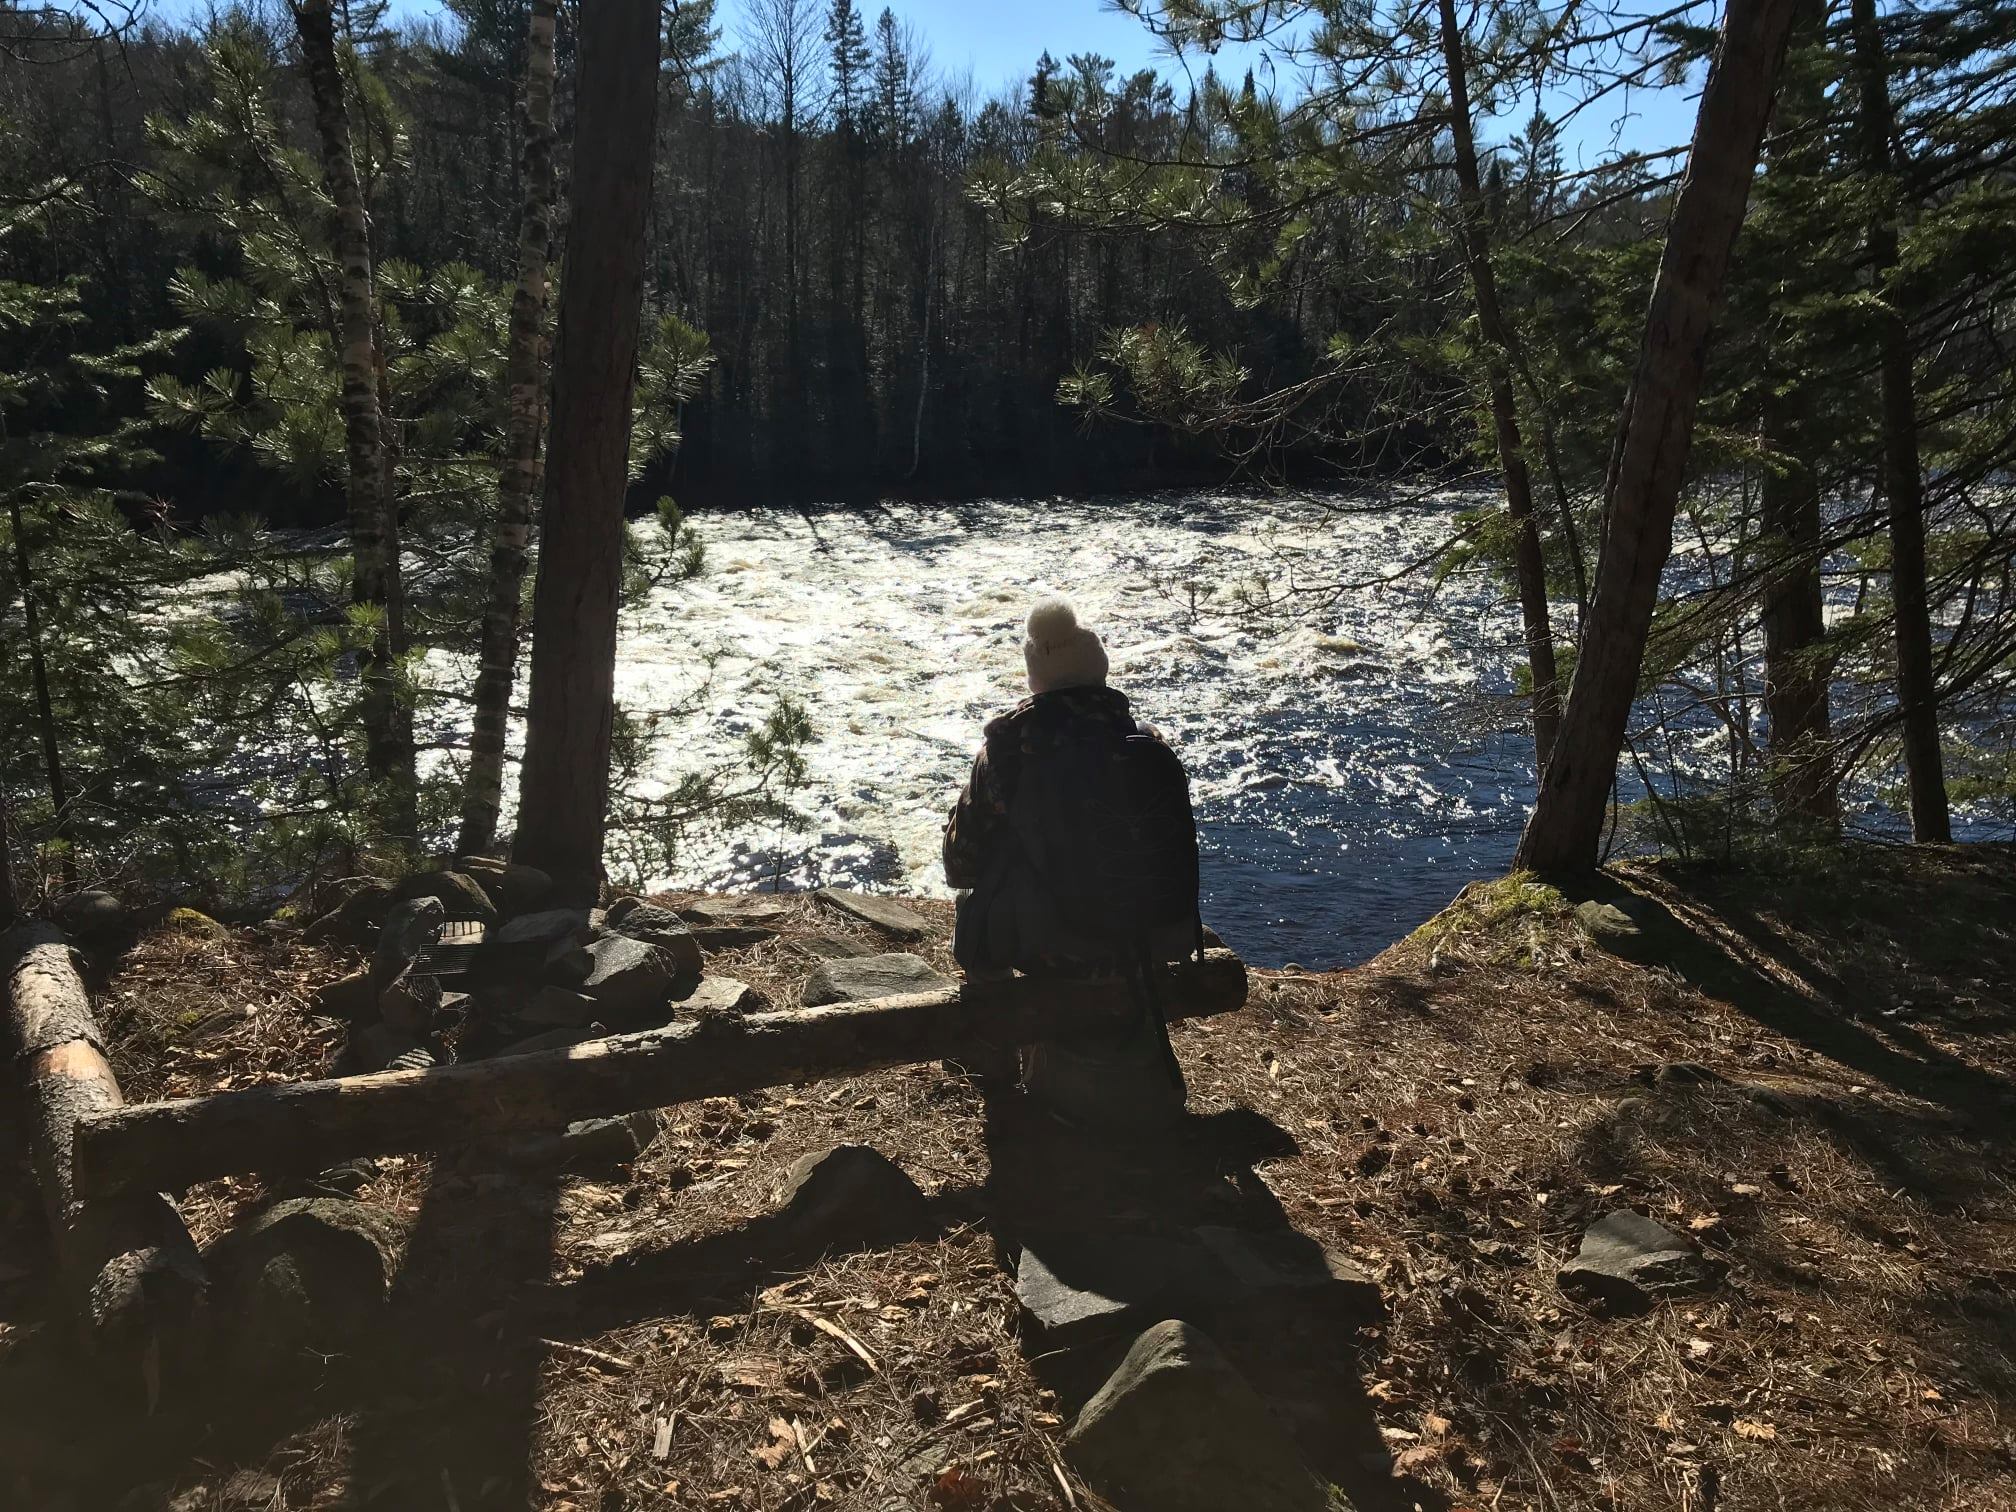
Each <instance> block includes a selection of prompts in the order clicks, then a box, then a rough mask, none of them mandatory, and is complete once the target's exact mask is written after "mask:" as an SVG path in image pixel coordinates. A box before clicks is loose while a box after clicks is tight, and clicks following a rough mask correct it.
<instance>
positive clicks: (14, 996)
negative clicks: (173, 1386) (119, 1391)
mask: <svg viewBox="0 0 2016 1512" xmlns="http://www.w3.org/2000/svg"><path fill="white" fill-rule="evenodd" d="M0 968H4V970H5V973H6V982H7V1004H6V1019H5V1023H4V1026H0V1027H4V1031H5V1041H4V1044H0V1050H4V1052H5V1055H6V1058H7V1061H8V1063H9V1064H10V1065H11V1066H12V1067H13V1068H14V1072H15V1076H16V1077H17V1078H18V1085H19V1087H20V1089H21V1096H22V1106H23V1111H24V1113H25V1117H24V1119H23V1124H24V1126H25V1132H26V1134H27V1137H28V1144H29V1150H30V1153H31V1155H32V1157H33V1160H34V1165H35V1176H36V1181H37V1184H38V1185H39V1186H40V1188H41V1192H42V1202H43V1207H44V1210H45V1211H46V1213H47V1215H48V1220H49V1233H50V1239H51V1246H52V1249H53V1250H54V1253H55V1258H56V1270H57V1274H58V1276H59V1278H60V1280H61V1282H62V1287H63V1290H64V1292H65V1293H66V1294H67V1295H68V1297H69V1299H70V1302H71V1305H72V1307H73V1309H74V1311H75V1312H76V1315H77V1319H78V1322H79V1323H80V1325H81V1326H82V1329H83V1332H84V1336H85V1339H86V1341H87V1343H88V1344H89V1345H90V1347H91V1348H92V1350H93V1352H94V1353H96V1354H97V1355H98V1356H99V1357H100V1358H101V1359H104V1360H106V1361H107V1362H108V1363H113V1362H118V1363H126V1364H134V1363H138V1362H139V1361H140V1360H141V1359H142V1357H143V1356H144V1355H145V1354H146V1353H147V1352H148V1351H149V1349H150V1348H151V1347H153V1346H155V1345H157V1344H159V1343H160V1342H162V1341H163V1340H164V1339H165V1338H169V1337H172V1335H174V1334H175V1333H176V1332H178V1331H179V1330H180V1329H181V1328H183V1327H184V1326H186V1325H187V1324H188V1322H189V1321H190V1319H191V1316H192V1314H193V1312H194V1309H195V1308H196V1306H197V1304H198V1303H199V1301H200V1300H201V1298H202V1294H203V1267H202V1262H201V1261H200V1260H199V1259H198V1258H197V1255H196V1246H195V1245H194V1244H193V1243H192V1242H191V1241H190V1238H189V1230H188V1229H187V1228H186V1227H184V1226H183V1223H182V1218H181V1215H180V1214H179V1213H177V1212H176V1211H175V1207H174V1204H172V1203H170V1202H169V1201H168V1199H167V1198H165V1197H163V1196H161V1194H160V1193H159V1192H158V1191H155V1190H152V1189H150V1188H146V1187H137V1188H135V1189H133V1190H131V1191H128V1192H124V1193H119V1194H115V1195H111V1196H105V1197H101V1198H94V1199H92V1200H90V1201H79V1200H78V1197H79V1194H78V1191H77V1188H76V1183H75V1179H74V1178H75V1174H76V1173H75V1169H74V1166H73V1161H72V1155H73V1150H74V1147H75V1137H76V1129H77V1123H78V1120H80V1119H82V1118H84V1117H87V1116H89V1115H92V1114H103V1113H111V1112H116V1111H117V1110H118V1109H120V1108H121V1107H122V1106H123V1105H124V1103H123V1099H122V1098H121V1097H120V1095H119V1083H118V1081H117V1080H116V1079H115V1078H114V1077H113V1075H112V1068H111V1067H110V1066H109V1065H107V1064H106V1061H105V1043H104V1039H103V1037H102V1036H101V1035H100V1034H99V1032H98V1025H97V1022H96V1020H94V1019H93V1018H92V1016H91V1000H90V998H89V997H88V996H87V995H86V993H85V991H84V983H83V982H82V981H81V980H80V979H79V978H78V975H77V968H76V967H75V965H74V964H73V963H72V961H71V958H70V947H69V942H68V941H67V940H65V939H64V937H63V933H62V931H61V930H59V929H57V928H56V927H55V926H53V925H50V924H23V925H21V926H20V927H19V928H16V929H13V930H10V931H9V932H8V933H7V935H6V936H5V937H4V939H0Z"/></svg>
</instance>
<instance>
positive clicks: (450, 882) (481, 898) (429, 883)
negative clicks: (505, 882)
mask: <svg viewBox="0 0 2016 1512" xmlns="http://www.w3.org/2000/svg"><path fill="white" fill-rule="evenodd" d="M397 896H398V897H399V899H400V900H401V901H402V902H403V901H404V900H406V899H408V898H434V899H436V900H438V901H439V902H440V904H441V907H442V910H443V912H444V914H445V915H446V917H448V918H451V919H477V920H480V921H481V922H482V923H485V924H494V923H496V922H497V905H496V904H495V903H494V902H492V901H491V898H490V894H489V893H487V892H485V891H484V890H483V884H482V883H481V882H478V881H477V880H476V879H475V878H474V877H472V876H470V875H469V874H468V873H467V872H458V871H436V872H415V873H414V874H413V875H412V876H410V877H408V878H406V880H405V881H403V882H401V883H400V884H399V890H398V894H397Z"/></svg>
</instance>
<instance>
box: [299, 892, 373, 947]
mask: <svg viewBox="0 0 2016 1512" xmlns="http://www.w3.org/2000/svg"><path fill="white" fill-rule="evenodd" d="M335 885H336V887H337V888H339V889H340V890H341V891H342V893H343V901H342V902H340V903H338V904H336V905H335V907H333V908H331V909H330V910H329V911H328V912H327V913H325V914H323V915H322V916H321V917H320V918H318V919H317V920H315V922H314V923H312V924H310V925H309V926H308V927H307V928H306V929H305V930H303V931H302V932H301V938H302V939H304V940H307V941H309V942H310V943H311V944H325V945H347V946H349V947H350V948H351V949H352V950H368V949H370V948H371V942H372V941H373V940H375V939H376V938H377V937H378V927H379V925H381V924H383V923H384V922H385V915H386V914H387V913H388V912H390V911H391V908H392V904H393V901H394V900H393V897H392V884H391V883H390V882H386V881H383V880H382V879H380V878H377V877H353V878H349V879H347V880H345V881H344V882H341V883H338V884H335Z"/></svg>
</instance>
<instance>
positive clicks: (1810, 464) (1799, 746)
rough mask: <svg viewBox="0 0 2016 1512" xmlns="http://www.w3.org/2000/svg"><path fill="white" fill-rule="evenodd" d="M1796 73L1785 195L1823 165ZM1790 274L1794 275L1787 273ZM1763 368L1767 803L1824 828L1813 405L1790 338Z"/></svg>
mask: <svg viewBox="0 0 2016 1512" xmlns="http://www.w3.org/2000/svg"><path fill="white" fill-rule="evenodd" d="M1793 29H1794V45H1795V47H1796V48H1798V49H1800V50H1811V51H1815V52H1817V51H1818V49H1820V48H1821V47H1823V46H1824V45H1825V38H1826V17H1825V13H1824V6H1823V4H1822V3H1821V0H1800V4H1799V8H1798V13H1797V15H1796V17H1795V19H1794V22H1793ZM1810 73H1811V71H1810V70H1802V71H1800V72H1799V75H1798V77H1799V79H1800V80H1801V81H1802V82H1800V83H1799V84H1798V85H1797V86H1796V88H1795V86H1794V85H1793V83H1791V82H1790V81H1788V83H1787V85H1786V88H1785V90H1784V91H1783V92H1782V93H1781V97H1780V99H1779V103H1778V114H1777V125H1778V136H1779V138H1780V141H1781V145H1774V146H1773V147H1772V148H1771V150H1770V167H1769V169H1768V171H1767V177H1766V180H1765V182H1766V183H1767V184H1775V183H1777V182H1779V181H1780V180H1781V179H1783V180H1785V181H1786V185H1785V193H1784V195H1783V199H1784V201H1785V202H1786V203H1787V204H1788V205H1792V204H1796V203H1797V202H1798V201H1799V200H1800V199H1802V198H1803V197H1804V196H1807V195H1810V194H1811V193H1812V192H1813V190H1814V188H1815V183H1816V176H1817V175H1818V174H1821V173H1823V172H1825V171H1826V166H1827V165H1826V160H1825V152H1824V150H1823V149H1821V148H1819V147H1815V146H1798V145H1796V144H1795V145H1793V146H1790V147H1788V146H1785V145H1782V143H1783V142H1784V141H1785V140H1786V139H1788V138H1792V139H1794V140H1795V143H1796V141H1800V140H1807V139H1817V133H1818V130H1819V127H1820V125H1821V123H1822V121H1823V120H1824V112H1825V110H1826V98H1825V95H1824V93H1823V91H1822V89H1821V85H1820V81H1819V79H1818V78H1817V76H1810ZM1796 276H1797V275H1796V274H1795V275H1794V277H1796ZM1767 352H1768V353H1769V355H1768V356H1767V359H1766V371H1765V373H1764V375H1763V385H1762V387H1763V395H1764V397H1763V402H1762V405H1761V411H1762V413H1761V417H1760V418H1761V430H1762V433H1763V435H1762V439H1763V442H1764V446H1765V449H1766V450H1767V451H1769V452H1771V453H1773V454H1774V455H1775V456H1776V457H1777V458H1778V459H1779V460H1778V461H1777V462H1776V463H1775V464H1774V465H1772V466H1771V467H1769V468H1768V469H1767V470H1766V472H1765V474H1764V482H1763V509H1764V534H1765V538H1766V543H1767V545H1766V550H1767V551H1768V553H1769V555H1770V560H1769V562H1768V576H1767V578H1766V580H1765V586H1764V592H1763V602H1762V619H1763V628H1764V714H1765V720H1766V723H1767V724H1768V726H1769V734H1768V739H1769V746H1768V758H1769V773H1770V785H1771V797H1772V801H1773V802H1774V803H1775V804H1776V805H1777V807H1778V810H1779V812H1780V813H1781V814H1785V815H1803V816H1804V817H1805V818H1808V819H1812V820H1817V821H1818V822H1820V823H1822V824H1824V825H1827V826H1829V827H1830V828H1831V827H1833V826H1836V825H1838V824H1839V823H1840V819H1841V795H1840V781H1839V775H1838V773H1837V772H1836V770H1835V767H1834V749H1833V720H1832V715H1831V711H1830V709H1829V684H1830V682H1831V681H1832V679H1833V675H1834V668H1833V659H1832V658H1831V657H1830V656H1828V655H1827V653H1826V651H1825V649H1824V648H1825V642H1826V631H1827V621H1826V612H1825V605H1824V602H1823V599H1822V596H1821V582H1820V479H1819V476H1818V474H1817V472H1816V471H1815V468H1814V454H1815V451H1816V449H1817V448H1816V444H1815V442H1814V439H1813V436H1812V431H1811V427H1812V423H1813V419H1814V416H1813V402H1812V397H1811V394H1810V392H1809V387H1808V382H1807V379H1806V377H1805V375H1803V374H1802V373H1801V372H1800V370H1799V368H1800V361H1801V354H1800V353H1799V352H1798V350H1797V349H1796V347H1793V346H1791V345H1790V344H1789V343H1782V342H1781V343H1779V344H1777V345H1775V346H1767Z"/></svg>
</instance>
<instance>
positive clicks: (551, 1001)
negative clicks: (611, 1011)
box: [513, 986, 596, 1029]
mask: <svg viewBox="0 0 2016 1512" xmlns="http://www.w3.org/2000/svg"><path fill="white" fill-rule="evenodd" d="M595 1008H596V1004H595V1000H594V999H593V998H589V997H583V996H582V995H581V994H580V993H578V992H573V991H570V990H569V989H568V988H565V987H554V986H546V987H541V988H540V989H539V990H538V991H537V992H535V993H533V994H532V996H531V997H530V998H529V999H527V1000H525V1001H524V1002H522V1003H520V1004H519V1005H518V1007H517V1008H516V1009H515V1010H514V1013H513V1016H514V1017H515V1018H516V1019H517V1020H518V1021H519V1022H520V1023H521V1024H543V1025H552V1026H554V1027H556V1028H563V1029H574V1028H579V1027H580V1026H581V1025H583V1024H585V1023H587V1022H588V1021H589V1020H590V1019H591V1018H593V1017H594V1016H595Z"/></svg>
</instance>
